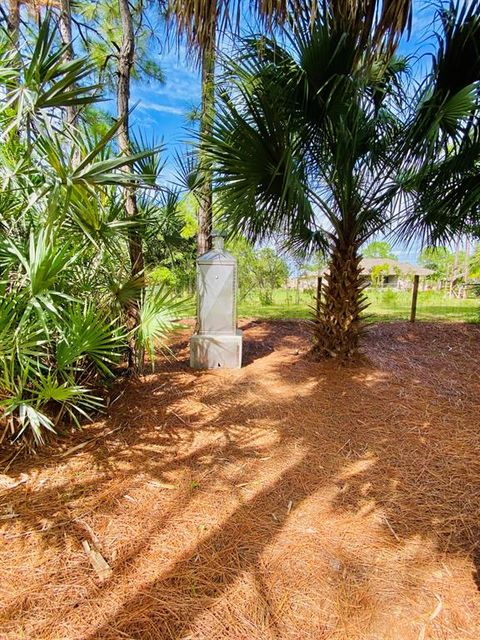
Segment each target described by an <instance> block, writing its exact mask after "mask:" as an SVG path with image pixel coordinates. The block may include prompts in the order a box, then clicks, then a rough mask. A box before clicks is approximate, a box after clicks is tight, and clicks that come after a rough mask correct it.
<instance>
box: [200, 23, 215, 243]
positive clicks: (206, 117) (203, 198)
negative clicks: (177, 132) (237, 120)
mask: <svg viewBox="0 0 480 640" xmlns="http://www.w3.org/2000/svg"><path fill="white" fill-rule="evenodd" d="M215 47H216V29H215V21H213V22H212V33H211V35H210V41H209V44H208V46H207V47H206V48H205V50H204V51H203V55H202V113H201V120H200V133H201V136H202V139H203V136H208V135H210V134H211V133H212V126H211V123H212V121H211V118H212V115H213V111H214V108H215V57H216V56H215ZM202 165H203V154H202V146H200V170H201V173H202V184H201V190H200V197H199V209H198V233H197V253H198V255H202V253H205V252H206V251H208V250H209V249H210V248H211V238H210V236H211V234H212V174H211V171H210V169H209V168H208V167H206V166H202Z"/></svg>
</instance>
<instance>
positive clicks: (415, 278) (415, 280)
mask: <svg viewBox="0 0 480 640" xmlns="http://www.w3.org/2000/svg"><path fill="white" fill-rule="evenodd" d="M419 282H420V276H417V275H415V276H413V293H412V310H411V311H410V322H415V316H416V315H417V298H418V284H419Z"/></svg>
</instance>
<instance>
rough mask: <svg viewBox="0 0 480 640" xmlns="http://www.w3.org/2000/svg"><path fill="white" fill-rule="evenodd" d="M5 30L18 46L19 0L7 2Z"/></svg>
mask: <svg viewBox="0 0 480 640" xmlns="http://www.w3.org/2000/svg"><path fill="white" fill-rule="evenodd" d="M7 31H8V34H9V36H10V38H11V39H12V42H13V44H14V45H15V46H18V37H19V32H20V2H19V0H9V2H8V23H7Z"/></svg>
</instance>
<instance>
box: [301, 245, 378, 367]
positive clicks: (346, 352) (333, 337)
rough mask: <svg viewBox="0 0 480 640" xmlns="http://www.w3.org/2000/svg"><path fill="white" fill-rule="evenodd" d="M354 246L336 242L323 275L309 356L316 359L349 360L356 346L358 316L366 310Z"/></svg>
mask: <svg viewBox="0 0 480 640" xmlns="http://www.w3.org/2000/svg"><path fill="white" fill-rule="evenodd" d="M360 261H361V255H359V253H358V243H356V242H346V243H342V242H340V241H337V242H336V244H335V245H334V247H333V250H332V254H331V259H330V265H329V271H328V273H326V274H325V275H324V285H323V288H322V299H321V301H320V314H319V318H318V320H317V321H316V322H315V330H314V338H315V345H314V347H313V350H312V352H313V354H314V356H316V357H318V358H328V357H333V358H339V359H341V360H344V359H347V358H350V357H351V356H353V355H354V354H355V352H356V351H357V349H358V345H359V338H360V335H361V331H362V322H361V319H360V314H361V312H362V311H363V310H364V309H365V308H366V306H367V304H366V296H365V295H364V293H363V291H364V289H365V287H366V286H367V282H368V281H367V278H366V277H365V276H364V275H363V274H362V269H361V266H360Z"/></svg>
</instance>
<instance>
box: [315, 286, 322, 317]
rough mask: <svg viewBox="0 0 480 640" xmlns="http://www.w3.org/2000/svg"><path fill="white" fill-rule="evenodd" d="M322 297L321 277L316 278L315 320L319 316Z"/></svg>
mask: <svg viewBox="0 0 480 640" xmlns="http://www.w3.org/2000/svg"><path fill="white" fill-rule="evenodd" d="M321 299H322V278H321V277H320V276H318V278H317V309H316V311H317V320H318V319H319V318H320V300H321Z"/></svg>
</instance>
